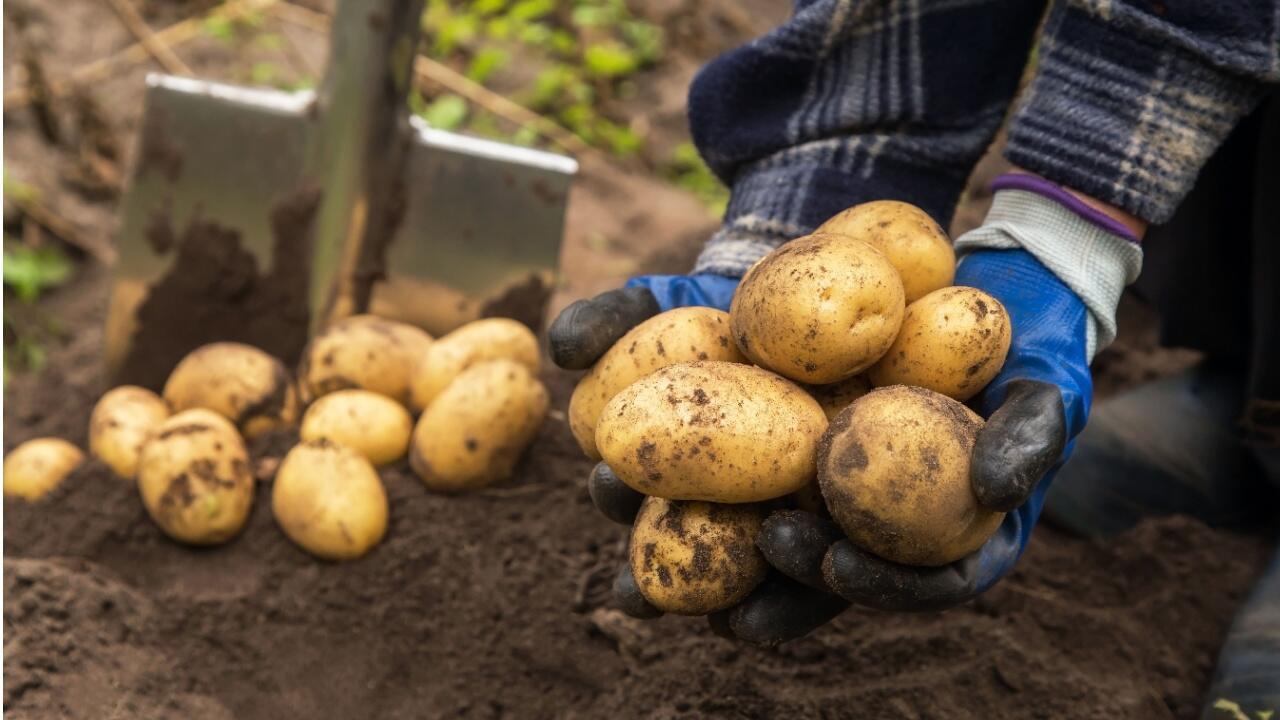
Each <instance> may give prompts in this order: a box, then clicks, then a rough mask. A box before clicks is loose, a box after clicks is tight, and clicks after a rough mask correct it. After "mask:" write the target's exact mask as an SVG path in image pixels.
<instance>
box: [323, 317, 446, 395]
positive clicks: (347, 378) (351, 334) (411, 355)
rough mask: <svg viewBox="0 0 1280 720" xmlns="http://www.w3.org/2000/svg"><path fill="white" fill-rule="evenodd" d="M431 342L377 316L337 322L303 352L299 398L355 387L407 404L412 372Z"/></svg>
mask: <svg viewBox="0 0 1280 720" xmlns="http://www.w3.org/2000/svg"><path fill="white" fill-rule="evenodd" d="M433 344H434V343H433V341H432V339H431V336H430V335H428V334H427V333H426V332H424V331H423V330H421V329H419V328H417V327H414V326H413V325H408V324H405V323H400V322H395V321H393V320H386V319H384V318H380V317H377V316H376V315H353V316H351V317H348V318H344V319H342V320H339V321H337V322H335V323H333V324H332V325H330V326H329V327H328V328H326V329H325V331H324V332H322V333H320V334H319V335H317V336H316V337H315V338H313V339H312V340H311V342H310V343H308V344H307V347H306V349H304V350H303V351H302V361H301V362H300V363H299V364H298V385H299V389H300V390H301V392H302V397H303V400H304V401H306V402H311V401H313V400H315V399H316V398H318V397H321V396H323V395H328V394H329V393H331V392H336V391H338V390H351V389H359V390H368V391H370V392H375V393H378V394H379V395H386V396H387V397H389V398H391V399H392V400H395V401H396V402H398V403H400V404H401V405H408V404H409V399H410V391H409V387H410V383H411V380H412V378H413V373H414V370H416V369H417V367H418V363H419V362H421V360H422V357H423V356H424V355H426V353H427V351H428V350H429V349H430V348H431V346H432V345H433Z"/></svg>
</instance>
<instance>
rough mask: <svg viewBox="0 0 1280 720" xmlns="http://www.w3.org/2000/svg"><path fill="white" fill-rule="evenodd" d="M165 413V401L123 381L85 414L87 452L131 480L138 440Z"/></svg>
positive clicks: (148, 431)
mask: <svg viewBox="0 0 1280 720" xmlns="http://www.w3.org/2000/svg"><path fill="white" fill-rule="evenodd" d="M168 417H169V405H168V404H167V403H166V402H165V401H164V400H162V399H161V398H160V396H159V395H156V394H155V393H153V392H151V391H150V390H148V389H146V388H141V387H138V386H136V385H124V386H122V387H118V388H115V389H113V390H110V391H108V392H107V393H106V394H105V395H103V396H102V398H101V399H99V400H98V404H97V405H94V406H93V413H92V414H91V415H90V416H89V452H90V454H92V455H93V456H94V457H96V458H98V459H100V460H102V461H103V462H104V463H106V464H107V466H108V467H110V468H111V471H112V472H114V473H115V474H116V475H118V476H120V477H122V478H124V479H126V480H132V479H133V478H134V477H135V476H136V475H137V473H138V455H139V454H141V452H142V444H143V443H144V442H145V441H146V439H147V437H148V436H149V435H150V433H151V431H152V430H154V429H155V428H156V427H157V426H158V425H160V423H162V422H164V421H165V420H166V419H168Z"/></svg>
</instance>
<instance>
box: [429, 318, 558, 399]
mask: <svg viewBox="0 0 1280 720" xmlns="http://www.w3.org/2000/svg"><path fill="white" fill-rule="evenodd" d="M500 359H505V360H513V361H515V362H518V363H520V364H521V365H524V366H525V367H526V368H528V369H529V372H531V373H534V374H537V372H538V367H539V365H540V360H539V351H538V338H537V336H536V335H534V334H533V331H531V330H529V328H527V327H525V326H524V325H523V324H521V323H519V322H517V321H515V320H511V319H510V318H485V319H483V320H475V321H473V322H469V323H467V324H466V325H463V326H462V327H460V328H458V329H457V330H454V331H453V332H451V333H449V334H448V335H445V336H444V337H442V338H440V339H439V340H437V341H436V342H435V343H433V344H432V345H431V348H430V349H429V350H428V351H427V353H426V355H425V356H424V357H423V359H422V360H421V362H420V363H419V364H418V366H417V367H416V368H415V370H414V373H413V379H412V382H411V386H412V387H411V393H410V407H412V408H413V409H414V410H423V409H425V408H426V407H427V406H428V405H430V404H431V401H432V400H434V399H435V398H436V396H437V395H439V394H440V393H441V392H443V391H444V389H445V388H446V387H448V386H449V383H451V382H453V380H454V378H456V377H458V375H459V374H461V373H462V372H463V371H464V370H466V369H467V368H469V367H471V366H472V365H475V364H476V363H482V362H485V361H486V360H500Z"/></svg>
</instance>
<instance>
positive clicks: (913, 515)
mask: <svg viewBox="0 0 1280 720" xmlns="http://www.w3.org/2000/svg"><path fill="white" fill-rule="evenodd" d="M981 427H982V418H980V417H978V416H977V415H976V414H974V412H973V411H972V410H970V409H969V408H967V407H965V406H964V405H961V404H960V403H958V402H956V401H955V400H952V399H951V398H948V397H946V396H945V395H940V394H938V393H935V392H933V391H932V390H925V389H924V388H914V387H906V386H904V385H895V386H893V387H887V388H880V389H878V390H873V391H872V392H870V393H868V394H867V395H864V396H863V397H861V398H859V399H858V400H857V401H855V402H854V403H853V405H850V406H849V408H848V409H846V410H845V411H844V412H842V413H840V414H839V415H837V416H836V419H835V420H833V421H832V423H831V427H830V428H829V429H828V430H827V433H826V435H824V436H823V439H822V449H821V450H820V452H819V455H818V481H819V483H820V484H821V486H822V495H823V497H824V498H825V499H826V502H827V507H828V508H829V509H830V510H831V515H832V517H834V518H835V520H836V522H838V523H839V524H840V527H841V528H843V529H844V532H845V534H846V535H848V536H849V538H850V539H852V540H853V541H854V542H855V543H857V544H858V545H859V546H861V547H863V548H865V549H866V550H869V551H871V552H873V553H875V554H877V555H879V556H880V557H883V558H885V559H886V560H891V561H893V562H897V563H903V564H906V565H925V566H936V565H945V564H947V563H949V562H952V561H955V560H959V559H960V558H962V557H964V556H966V555H968V554H969V553H971V552H973V551H974V550H977V549H978V547H980V546H981V545H982V543H983V542H985V541H986V539H987V538H988V537H990V536H991V534H992V533H994V532H995V530H996V528H997V527H999V525H1000V522H1001V521H1002V520H1003V519H1004V513H1001V512H992V511H990V510H987V509H985V508H983V507H981V506H980V505H978V500H977V497H975V496H974V493H973V489H972V487H971V486H970V484H969V454H970V452H971V451H972V450H973V443H974V439H975V437H976V436H977V432H978V430H979V429H980V428H981Z"/></svg>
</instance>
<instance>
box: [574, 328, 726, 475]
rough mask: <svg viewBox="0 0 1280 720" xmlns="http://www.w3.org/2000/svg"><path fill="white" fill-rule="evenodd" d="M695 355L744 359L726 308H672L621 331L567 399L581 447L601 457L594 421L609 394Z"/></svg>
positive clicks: (606, 401) (687, 360)
mask: <svg viewBox="0 0 1280 720" xmlns="http://www.w3.org/2000/svg"><path fill="white" fill-rule="evenodd" d="M694 360H722V361H725V362H736V363H745V362H746V361H747V359H746V358H744V357H743V356H742V354H741V353H739V352H738V347H737V346H736V345H734V343H733V339H732V338H730V337H729V313H727V312H724V311H723V310H716V309H715V308H705V307H687V308H676V309H675V310H668V311H667V312H664V313H660V314H658V315H655V316H653V317H651V318H649V319H648V320H646V321H644V322H642V323H640V324H639V325H637V326H635V327H634V328H632V329H631V331H630V332H628V333H627V334H626V335H623V336H622V337H621V338H620V339H619V340H618V342H616V343H614V345H613V347H611V348H609V350H608V351H606V352H605V354H604V355H601V356H600V359H599V360H597V361H596V364H595V365H593V366H592V367H591V370H589V371H588V372H587V374H586V375H584V376H582V380H580V381H579V382H578V386H577V387H575V388H574V389H573V396H572V397H570V398H569V429H570V430H572V431H573V437H574V438H576V439H577V440H578V445H580V446H581V447H582V451H583V452H585V453H586V454H587V456H588V457H590V458H591V459H592V460H599V459H600V451H599V450H597V449H596V423H597V422H599V420H600V412H601V411H602V410H604V406H605V405H606V404H607V403H608V402H609V401H610V400H612V399H613V396H614V395H617V394H618V392H619V391H621V390H622V389H623V388H625V387H626V386H628V385H630V384H631V383H633V382H635V381H636V380H639V379H640V378H642V377H644V376H646V375H648V374H650V373H652V372H653V371H654V370H657V369H659V368H663V367H666V366H668V365H674V364H675V363H678V362H692V361H694Z"/></svg>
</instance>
